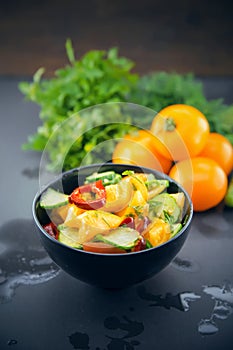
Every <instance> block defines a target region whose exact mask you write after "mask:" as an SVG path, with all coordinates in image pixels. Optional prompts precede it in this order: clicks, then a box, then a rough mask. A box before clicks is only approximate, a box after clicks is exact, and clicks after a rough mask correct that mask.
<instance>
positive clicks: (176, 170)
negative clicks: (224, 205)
mask: <svg viewBox="0 0 233 350" xmlns="http://www.w3.org/2000/svg"><path fill="white" fill-rule="evenodd" d="M169 176H170V177H171V178H173V179H174V180H176V181H177V182H178V183H180V184H181V185H182V186H183V187H184V188H185V189H186V190H187V192H188V193H189V194H190V196H191V199H192V202H193V208H194V210H195V211H204V210H207V209H210V208H212V207H215V206H216V205H217V204H219V203H220V202H221V201H222V199H223V198H224V196H225V194H226V191H227V176H226V174H225V172H224V170H223V169H222V168H221V167H220V166H219V165H218V163H216V162H215V161H214V160H213V159H210V158H205V157H196V158H192V159H186V160H183V161H180V162H178V163H176V164H175V165H174V166H173V167H172V168H171V170H170V172H169Z"/></svg>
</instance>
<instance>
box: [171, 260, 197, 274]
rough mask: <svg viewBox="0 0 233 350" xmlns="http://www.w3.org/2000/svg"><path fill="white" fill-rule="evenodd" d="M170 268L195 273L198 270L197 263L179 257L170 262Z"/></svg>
mask: <svg viewBox="0 0 233 350" xmlns="http://www.w3.org/2000/svg"><path fill="white" fill-rule="evenodd" d="M171 266H172V267H174V268H176V269H177V270H181V271H186V272H196V271H198V270H199V269H200V268H199V265H198V263H196V262H194V261H191V260H190V259H183V258H179V257H176V258H175V259H174V260H173V261H172V263H171Z"/></svg>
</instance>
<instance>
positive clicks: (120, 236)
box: [95, 227, 140, 249]
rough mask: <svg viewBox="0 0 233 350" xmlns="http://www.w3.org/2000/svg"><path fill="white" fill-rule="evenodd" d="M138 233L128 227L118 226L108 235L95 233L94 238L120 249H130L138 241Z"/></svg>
mask: <svg viewBox="0 0 233 350" xmlns="http://www.w3.org/2000/svg"><path fill="white" fill-rule="evenodd" d="M139 237H140V234H139V232H138V231H136V230H134V229H132V228H130V227H118V228H116V229H114V230H112V231H111V232H110V233H109V234H108V235H100V234H99V235H97V236H96V237H95V240H97V241H101V242H104V243H108V244H111V245H113V246H115V247H118V248H121V249H131V248H133V247H134V246H135V244H136V242H137V241H138V239H139Z"/></svg>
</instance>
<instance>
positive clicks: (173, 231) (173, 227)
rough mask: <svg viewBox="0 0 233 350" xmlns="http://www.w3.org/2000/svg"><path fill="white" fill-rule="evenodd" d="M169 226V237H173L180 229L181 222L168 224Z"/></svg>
mask: <svg viewBox="0 0 233 350" xmlns="http://www.w3.org/2000/svg"><path fill="white" fill-rule="evenodd" d="M170 227H171V238H173V237H175V235H177V233H178V232H179V231H180V230H181V229H182V224H180V223H178V224H172V225H170Z"/></svg>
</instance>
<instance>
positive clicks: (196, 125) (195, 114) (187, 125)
mask: <svg viewBox="0 0 233 350" xmlns="http://www.w3.org/2000/svg"><path fill="white" fill-rule="evenodd" d="M151 132H152V133H153V134H154V135H155V136H157V138H158V139H159V142H157V146H156V147H157V150H158V151H159V152H160V153H161V154H162V155H163V156H164V157H166V158H168V159H170V160H174V161H179V160H183V159H186V158H189V157H195V156H197V155H198V154H199V153H200V152H201V151H202V149H203V148H204V146H205V144H206V141H207V137H208V135H209V123H208V121H207V119H206V117H205V116H204V114H202V113H201V112H200V111H199V110H198V109H196V108H194V107H192V106H188V105H183V104H176V105H171V106H168V107H166V108H164V109H162V110H161V111H160V112H159V113H158V114H157V115H156V116H155V118H154V119H153V122H152V125H151Z"/></svg>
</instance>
